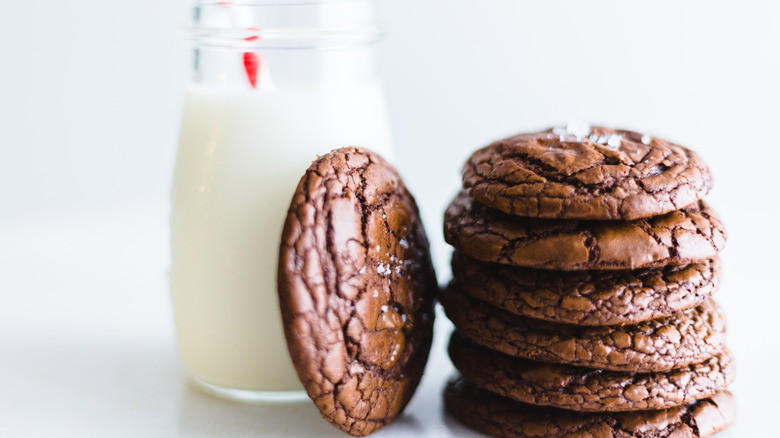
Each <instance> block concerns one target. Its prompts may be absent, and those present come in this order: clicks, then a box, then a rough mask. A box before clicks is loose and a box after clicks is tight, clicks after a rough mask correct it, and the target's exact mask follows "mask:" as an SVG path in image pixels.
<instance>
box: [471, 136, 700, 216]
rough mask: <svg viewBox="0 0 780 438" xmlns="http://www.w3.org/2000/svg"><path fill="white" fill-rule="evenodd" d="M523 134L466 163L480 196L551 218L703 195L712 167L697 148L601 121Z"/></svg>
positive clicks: (618, 212) (666, 204) (680, 202)
mask: <svg viewBox="0 0 780 438" xmlns="http://www.w3.org/2000/svg"><path fill="white" fill-rule="evenodd" d="M578 131H579V130H575V132H570V131H568V130H567V129H566V128H556V129H550V130H548V131H544V132H538V133H529V134H521V135H517V136H514V137H510V138H507V139H504V140H500V141H497V142H494V143H493V144H491V145H489V146H487V147H485V148H483V149H480V150H478V151H477V152H475V153H474V154H473V155H472V156H471V158H470V159H469V160H468V161H467V162H466V165H465V166H464V168H463V186H464V188H466V189H470V190H471V193H472V195H473V196H474V198H476V199H477V200H478V201H479V202H481V203H482V204H485V205H487V206H489V207H491V208H494V209H497V210H501V211H503V212H505V213H508V214H512V215H517V216H525V217H538V218H546V219H554V218H558V219H600V220H617V219H622V220H631V219H639V218H644V217H650V216H657V215H660V214H664V213H668V212H670V211H674V210H679V209H681V208H683V207H686V206H688V205H691V204H693V203H695V202H696V201H698V200H700V199H701V198H702V197H703V196H704V195H706V194H707V192H709V190H710V188H711V187H712V175H711V174H710V171H709V169H708V168H707V166H706V165H705V164H704V162H703V161H702V159H701V158H699V156H698V155H696V153H695V152H693V151H691V150H689V149H686V148H684V147H682V146H679V145H676V144H672V143H670V142H668V141H666V140H663V139H660V138H656V137H650V136H648V135H644V134H641V133H638V132H633V131H625V130H618V129H610V128H602V127H595V128H593V129H592V130H589V129H587V128H586V130H585V131H584V132H578Z"/></svg>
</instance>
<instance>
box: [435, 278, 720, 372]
mask: <svg viewBox="0 0 780 438" xmlns="http://www.w3.org/2000/svg"><path fill="white" fill-rule="evenodd" d="M439 299H440V301H441V303H442V305H443V306H444V311H445V312H446V314H447V317H448V318H449V319H450V320H451V321H452V323H453V324H454V325H455V327H456V328H457V329H458V331H460V332H461V333H463V334H464V335H466V336H468V338H469V339H471V340H472V341H474V342H476V343H477V344H480V345H483V346H485V347H488V348H490V349H493V350H498V351H500V352H502V353H504V354H508V355H510V356H516V357H523V358H526V359H531V360H537V361H540V362H550V363H563V364H569V365H576V366H581V367H586V368H595V369H604V370H612V371H630V372H652V371H666V370H670V369H673V368H680V367H683V366H686V365H688V364H692V363H697V362H703V361H705V360H707V359H709V358H710V357H712V356H714V355H715V354H717V353H719V352H720V351H722V350H723V348H724V341H725V334H726V324H725V319H724V317H723V315H722V314H721V312H720V309H718V307H717V305H716V304H715V302H714V301H712V300H708V301H705V302H704V303H703V304H701V305H700V306H698V307H695V308H693V309H688V310H685V311H682V312H678V313H676V314H674V315H672V316H670V317H666V318H659V319H653V320H649V321H644V322H641V323H639V324H634V325H626V326H606V327H581V326H575V325H569V324H556V323H551V322H547V321H541V320H537V319H531V318H525V317H522V316H518V315H514V314H511V313H509V312H507V311H505V310H502V309H499V308H497V307H495V306H492V305H490V304H487V303H484V302H481V301H479V300H476V299H474V298H471V297H469V296H467V295H465V294H464V293H462V292H460V290H458V288H457V286H456V285H455V284H453V283H450V285H449V286H448V287H447V288H446V289H445V290H443V291H442V292H441V293H440V296H439Z"/></svg>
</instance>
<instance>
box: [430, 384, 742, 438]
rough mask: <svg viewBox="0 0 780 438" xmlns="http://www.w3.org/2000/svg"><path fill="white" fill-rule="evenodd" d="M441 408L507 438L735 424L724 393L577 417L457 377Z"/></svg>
mask: <svg viewBox="0 0 780 438" xmlns="http://www.w3.org/2000/svg"><path fill="white" fill-rule="evenodd" d="M444 406H445V409H446V410H447V411H448V412H449V413H450V415H452V416H453V417H454V418H455V419H457V420H458V421H459V422H461V423H463V424H464V425H466V426H468V427H469V428H471V429H474V430H476V431H479V432H482V433H485V434H488V435H492V436H497V437H506V438H515V437H516V438H529V437H530V438H580V437H616V438H631V437H635V438H703V437H708V436H710V435H712V434H714V433H716V432H719V431H721V430H723V429H725V428H726V427H728V426H729V425H731V424H732V423H733V422H734V419H735V417H736V403H735V401H734V397H733V396H732V395H731V393H729V392H728V391H723V392H720V393H718V394H715V395H712V396H711V397H709V398H706V399H703V400H699V401H696V402H693V403H691V404H687V405H683V406H678V407H674V408H668V409H662V410H653V411H636V412H613V413H608V412H601V413H578V412H571V411H565V410H560V409H555V408H548V407H539V406H531V405H527V404H524V403H520V402H517V401H514V400H510V399H507V398H504V397H501V396H499V395H496V394H493V393H491V392H488V391H485V390H484V389H481V388H478V387H477V386H476V385H474V384H473V383H471V382H469V381H467V380H465V379H463V378H456V379H453V380H451V381H450V382H449V383H448V384H447V386H446V388H445V390H444Z"/></svg>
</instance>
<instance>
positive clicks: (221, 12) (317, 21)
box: [184, 0, 383, 50]
mask: <svg viewBox="0 0 780 438" xmlns="http://www.w3.org/2000/svg"><path fill="white" fill-rule="evenodd" d="M373 5H374V0H249V1H246V2H240V1H239V2H229V1H213V0H209V1H206V0H203V1H197V0H196V1H195V2H193V4H192V7H191V9H192V11H193V23H192V25H191V26H188V27H185V28H184V32H185V35H186V36H187V37H188V38H189V39H190V40H191V41H192V42H193V44H196V45H199V46H211V47H226V48H241V49H243V50H257V49H269V48H331V47H345V46H354V45H364V44H370V43H374V42H376V41H378V40H379V39H381V37H382V36H383V32H382V30H381V29H380V28H379V27H378V26H377V25H376V23H375V21H374V12H373ZM282 10H284V11H285V12H286V13H284V14H281V13H280V11H282ZM327 12H329V13H327ZM323 17H327V18H323Z"/></svg>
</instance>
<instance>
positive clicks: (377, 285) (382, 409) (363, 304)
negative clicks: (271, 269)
mask: <svg viewBox="0 0 780 438" xmlns="http://www.w3.org/2000/svg"><path fill="white" fill-rule="evenodd" d="M279 254H280V256H279V275H278V279H279V300H280V307H281V311H282V320H283V323H284V329H285V336H286V338H287V343H288V347H289V350H290V355H291V357H292V360H293V364H294V365H295V368H296V370H297V372H298V376H299V378H300V379H301V382H302V383H303V386H304V388H305V389H306V391H307V393H308V395H309V397H310V398H311V399H312V400H313V401H314V403H315V404H316V406H317V408H319V410H320V412H321V413H322V416H323V417H324V418H325V419H326V420H328V421H329V422H330V423H331V424H333V425H334V426H335V427H337V428H339V429H341V430H343V431H344V432H347V433H349V434H351V435H355V436H362V435H367V434H369V433H371V432H373V431H376V430H378V429H380V428H382V427H383V426H384V425H386V424H388V423H389V422H391V421H392V420H393V419H394V418H395V417H397V416H398V415H399V414H400V413H401V411H402V410H403V408H404V407H405V405H406V404H407V402H408V401H409V399H410V398H411V396H412V393H413V392H414V389H415V388H416V386H417V384H418V383H419V380H420V377H421V376H422V372H423V368H424V366H425V363H426V361H427V358H428V352H429V350H430V345H431V339H432V333H433V318H434V313H433V303H434V297H435V293H436V290H437V288H438V287H437V284H436V278H435V274H434V272H433V267H432V264H431V260H430V255H429V252H428V241H427V239H426V236H425V232H424V230H423V226H422V223H421V221H420V218H419V214H418V210H417V206H416V205H415V202H414V199H413V198H412V196H411V195H410V194H409V192H408V191H407V190H406V188H405V186H404V185H403V183H402V181H401V179H400V177H399V175H398V174H397V173H396V171H395V170H394V169H393V168H392V166H390V165H389V164H388V163H387V162H385V161H384V160H383V159H382V158H380V157H379V156H378V155H376V154H374V153H372V152H369V151H367V150H363V149H357V148H344V149H339V150H336V151H333V152H331V153H329V154H327V155H325V156H322V157H321V158H319V159H317V160H316V161H315V162H314V163H312V165H311V166H310V167H309V169H308V170H307V171H306V173H305V175H304V176H303V178H302V179H301V181H300V183H299V185H298V188H297V189H296V192H295V195H294V197H293V200H292V202H291V205H290V209H289V211H288V214H287V220H286V223H285V227H284V231H283V234H282V242H281V245H280V253H279Z"/></svg>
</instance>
